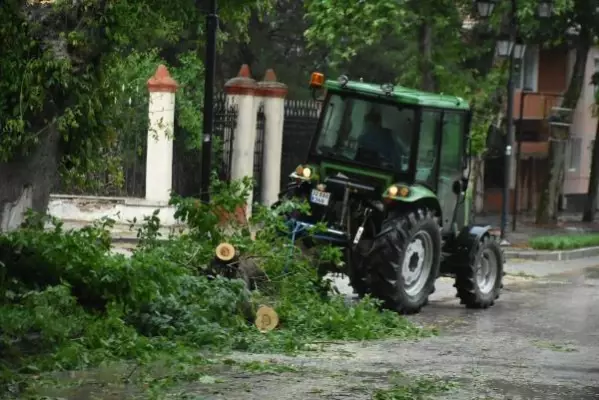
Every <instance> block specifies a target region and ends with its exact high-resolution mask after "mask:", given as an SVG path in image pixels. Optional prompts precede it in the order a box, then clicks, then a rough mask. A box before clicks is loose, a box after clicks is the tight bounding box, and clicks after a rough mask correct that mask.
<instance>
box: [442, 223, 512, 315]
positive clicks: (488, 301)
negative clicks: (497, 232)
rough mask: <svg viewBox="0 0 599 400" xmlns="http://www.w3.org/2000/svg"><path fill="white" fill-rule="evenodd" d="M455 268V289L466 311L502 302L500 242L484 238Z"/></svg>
mask: <svg viewBox="0 0 599 400" xmlns="http://www.w3.org/2000/svg"><path fill="white" fill-rule="evenodd" d="M468 257H469V259H467V260H464V262H462V263H460V265H458V266H457V268H456V274H455V276H456V277H455V285H454V286H455V288H456V289H457V291H458V294H457V297H459V298H460V303H461V304H464V305H465V306H466V307H467V308H488V307H490V306H492V305H493V303H495V300H497V298H499V293H500V291H501V288H502V287H503V284H502V280H503V276H504V275H505V273H504V270H503V264H504V257H503V250H502V249H501V247H500V246H499V242H498V241H497V240H496V239H495V238H494V237H492V236H490V235H485V236H484V237H483V238H482V239H481V240H479V241H478V242H477V243H476V244H475V248H473V249H472V250H471V251H470V253H469V254H468Z"/></svg>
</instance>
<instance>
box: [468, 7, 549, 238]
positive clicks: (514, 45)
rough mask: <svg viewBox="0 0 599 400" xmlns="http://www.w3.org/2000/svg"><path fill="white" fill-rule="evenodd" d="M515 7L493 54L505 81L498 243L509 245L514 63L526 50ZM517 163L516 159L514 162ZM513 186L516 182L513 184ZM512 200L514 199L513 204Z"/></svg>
mask: <svg viewBox="0 0 599 400" xmlns="http://www.w3.org/2000/svg"><path fill="white" fill-rule="evenodd" d="M497 2H498V0H476V6H477V10H478V13H479V15H480V16H481V17H483V18H488V17H490V16H491V14H492V13H493V10H494V9H495V5H496V4H497ZM517 11H518V7H517V4H516V0H510V14H509V32H508V35H507V37H504V38H500V39H499V40H498V41H497V47H496V52H497V55H498V56H499V57H504V58H508V81H507V110H506V113H507V132H506V144H505V152H504V184H503V191H502V196H501V197H502V199H501V200H502V201H501V225H500V231H501V244H502V245H509V242H508V241H507V240H506V238H505V231H506V227H507V216H508V208H509V197H510V175H511V171H512V143H514V79H513V76H514V60H522V59H523V58H524V53H525V51H526V45H524V44H523V43H521V42H518V41H517V40H516V38H517V37H518V15H517ZM537 11H538V14H539V16H540V17H549V16H550V15H551V13H552V12H553V6H552V3H551V1H549V0H542V1H540V2H539V5H538V10H537ZM516 162H518V160H516ZM516 184H517V183H516ZM515 201H516V199H514V202H515Z"/></svg>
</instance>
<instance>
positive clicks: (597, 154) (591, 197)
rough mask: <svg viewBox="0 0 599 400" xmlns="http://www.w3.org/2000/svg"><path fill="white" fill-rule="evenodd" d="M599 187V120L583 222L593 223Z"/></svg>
mask: <svg viewBox="0 0 599 400" xmlns="http://www.w3.org/2000/svg"><path fill="white" fill-rule="evenodd" d="M597 185H599V120H598V121H597V128H596V129H595V141H594V142H593V158H592V159H591V176H590V177H589V189H588V190H587V199H586V200H585V203H584V212H583V214H582V222H593V221H594V220H595V211H596V210H597V192H598V187H597Z"/></svg>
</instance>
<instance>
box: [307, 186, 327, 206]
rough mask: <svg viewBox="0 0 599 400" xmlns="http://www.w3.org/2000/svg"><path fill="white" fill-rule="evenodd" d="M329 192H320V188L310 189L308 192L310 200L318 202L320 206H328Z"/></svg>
mask: <svg viewBox="0 0 599 400" xmlns="http://www.w3.org/2000/svg"><path fill="white" fill-rule="evenodd" d="M330 199H331V194H330V193H329V192H321V191H320V190H316V189H312V194H310V201H311V202H312V203H314V204H320V205H321V206H328V205H329V200H330Z"/></svg>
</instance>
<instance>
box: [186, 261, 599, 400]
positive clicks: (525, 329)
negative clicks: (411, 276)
mask: <svg viewBox="0 0 599 400" xmlns="http://www.w3.org/2000/svg"><path fill="white" fill-rule="evenodd" d="M506 272H507V274H508V275H506V277H505V280H504V282H505V288H504V291H503V293H502V295H501V297H500V299H499V300H498V301H497V302H496V304H495V305H494V306H493V307H491V308H489V309H487V310H467V309H465V308H464V307H463V306H461V305H459V303H458V300H457V299H456V298H455V289H454V288H453V287H452V285H453V281H452V280H450V279H446V278H442V279H440V280H438V281H437V284H436V288H437V290H436V292H435V293H434V294H433V295H432V296H431V298H430V304H429V305H428V306H427V307H425V308H424V309H423V310H422V312H421V313H420V314H418V315H415V316H411V317H409V318H410V319H411V320H412V321H414V322H415V323H418V324H423V325H434V326H437V327H439V329H440V335H439V336H438V337H434V338H429V339H423V340H420V341H414V342H406V341H401V340H386V341H380V342H364V343H340V344H335V345H331V346H328V348H327V349H326V350H325V351H324V352H314V353H310V354H309V355H308V354H307V355H302V356H298V357H285V356H281V355H269V354H244V353H239V354H235V355H234V357H233V358H235V359H237V360H240V361H253V360H256V361H271V362H273V361H274V362H278V363H284V364H289V365H293V366H297V367H302V369H301V371H302V372H301V373H298V372H293V373H277V374H263V375H262V374H258V375H252V376H248V375H245V374H240V375H237V376H228V377H227V378H226V380H225V381H224V383H223V384H222V385H221V386H222V387H221V390H216V391H215V390H214V389H215V388H214V387H213V386H212V387H210V388H208V387H197V388H195V389H194V390H192V391H191V392H193V393H196V394H200V395H201V396H203V398H207V399H227V400H237V399H239V400H241V399H244V400H245V399H247V400H253V399H256V400H258V399H260V400H270V399H272V400H275V399H276V400H279V399H295V398H297V399H305V400H313V399H352V400H367V399H372V393H373V391H374V390H375V389H376V388H381V387H385V385H388V379H387V377H388V376H389V375H390V372H401V373H403V374H405V375H407V376H409V377H411V378H414V377H421V376H434V377H436V378H444V379H449V380H452V381H455V382H458V385H457V388H456V389H455V390H454V391H453V392H451V393H445V394H443V395H441V396H439V397H438V398H440V399H448V400H491V399H503V400H508V399H509V400H524V399H527V400H528V399H543V400H591V399H599V258H588V259H583V260H574V261H565V262H564V261H562V262H529V261H526V262H518V261H511V262H510V263H509V264H508V265H507V266H506ZM335 285H336V286H337V287H338V289H339V290H340V291H341V292H342V293H344V294H346V295H347V296H348V298H351V297H352V295H351V293H352V291H351V288H349V287H348V286H347V281H346V280H343V279H335ZM401 398H406V397H401Z"/></svg>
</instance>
